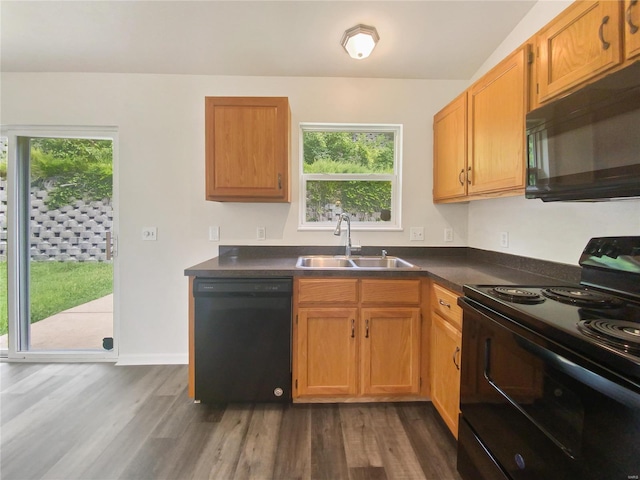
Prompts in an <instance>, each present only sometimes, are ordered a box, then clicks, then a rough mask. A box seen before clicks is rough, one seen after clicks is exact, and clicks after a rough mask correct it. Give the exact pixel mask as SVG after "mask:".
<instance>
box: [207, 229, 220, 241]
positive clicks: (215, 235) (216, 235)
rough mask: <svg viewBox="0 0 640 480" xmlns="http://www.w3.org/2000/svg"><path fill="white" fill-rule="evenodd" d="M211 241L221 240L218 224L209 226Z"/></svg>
mask: <svg viewBox="0 0 640 480" xmlns="http://www.w3.org/2000/svg"><path fill="white" fill-rule="evenodd" d="M209 241H210V242H219V241H220V227H218V226H211V227H209Z"/></svg>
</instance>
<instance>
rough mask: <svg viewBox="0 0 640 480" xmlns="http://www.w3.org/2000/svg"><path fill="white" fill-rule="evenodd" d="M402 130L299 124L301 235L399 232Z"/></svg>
mask: <svg viewBox="0 0 640 480" xmlns="http://www.w3.org/2000/svg"><path fill="white" fill-rule="evenodd" d="M401 160H402V125H372V124H335V123H332V124H325V123H301V124H300V164H301V165H300V171H301V175H300V178H301V185H300V204H301V208H300V225H299V228H300V229H301V230H314V229H318V230H327V229H331V228H335V223H336V221H337V220H338V216H339V215H340V214H342V213H347V214H349V216H350V217H351V226H352V228H353V229H354V230H400V229H401V227H402V225H401V216H400V198H401V196H400V194H401V192H400V178H401V177H400V172H401V168H400V167H401V163H402V161H401Z"/></svg>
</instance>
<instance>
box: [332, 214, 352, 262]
mask: <svg viewBox="0 0 640 480" xmlns="http://www.w3.org/2000/svg"><path fill="white" fill-rule="evenodd" d="M343 219H344V220H346V221H347V246H346V247H345V249H344V254H345V255H346V256H347V257H348V256H349V255H351V218H350V217H349V214H347V213H341V214H340V216H339V217H338V225H336V230H335V231H334V232H333V234H334V235H335V236H340V233H341V231H340V227H341V226H342V220H343Z"/></svg>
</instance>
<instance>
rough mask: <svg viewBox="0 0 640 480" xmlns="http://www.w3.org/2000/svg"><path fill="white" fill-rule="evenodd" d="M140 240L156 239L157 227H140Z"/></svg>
mask: <svg viewBox="0 0 640 480" xmlns="http://www.w3.org/2000/svg"><path fill="white" fill-rule="evenodd" d="M142 240H146V241H152V242H154V241H156V240H158V228H157V227H142Z"/></svg>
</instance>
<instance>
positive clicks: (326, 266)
mask: <svg viewBox="0 0 640 480" xmlns="http://www.w3.org/2000/svg"><path fill="white" fill-rule="evenodd" d="M296 267H297V268H308V269H322V270H349V269H352V270H419V269H420V267H416V266H415V265H413V264H412V263H409V262H407V261H406V260H403V259H401V258H399V257H392V256H388V255H387V256H384V257H367V256H363V257H360V256H349V257H347V256H341V255H338V256H335V255H305V256H301V257H298V262H297V263H296Z"/></svg>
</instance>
